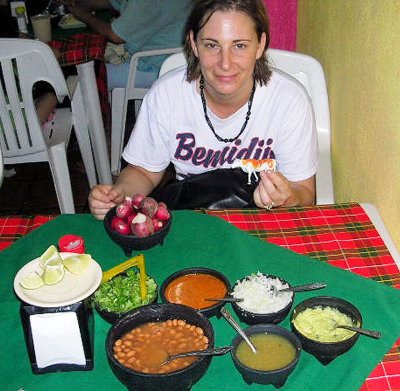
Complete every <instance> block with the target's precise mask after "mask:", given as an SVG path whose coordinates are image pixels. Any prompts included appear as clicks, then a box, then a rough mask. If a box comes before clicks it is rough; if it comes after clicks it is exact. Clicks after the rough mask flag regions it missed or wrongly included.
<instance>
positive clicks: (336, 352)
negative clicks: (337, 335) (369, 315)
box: [290, 296, 362, 365]
mask: <svg viewBox="0 0 400 391" xmlns="http://www.w3.org/2000/svg"><path fill="white" fill-rule="evenodd" d="M317 306H322V307H325V306H329V307H332V308H336V309H338V310H339V311H340V312H342V313H344V314H346V315H348V316H349V317H350V318H351V319H352V321H353V323H354V325H358V326H359V327H362V316H361V314H360V312H359V311H358V309H357V308H356V307H355V306H354V305H353V304H351V303H350V302H348V301H346V300H343V299H340V298H338V297H331V296H318V297H312V298H310V299H307V300H304V301H302V302H301V303H299V304H298V305H297V306H296V307H295V308H294V310H293V312H292V314H291V316H290V321H291V327H292V330H293V332H294V333H295V334H296V335H297V337H298V338H299V339H300V342H301V346H302V347H303V349H304V350H305V351H306V352H308V353H310V354H312V355H313V356H315V357H316V358H317V360H318V361H319V362H321V363H322V364H323V365H328V364H329V363H330V362H331V361H332V360H334V359H335V358H336V357H338V356H340V355H341V354H343V353H345V352H347V351H348V350H350V349H351V348H352V347H353V346H354V344H355V343H356V342H357V339H358V337H359V334H358V333H355V334H354V335H353V336H351V337H350V338H348V339H345V340H343V341H340V342H319V341H316V340H313V339H310V338H308V337H306V336H305V335H304V334H302V333H301V332H300V331H299V330H297V329H296V327H295V325H294V323H293V321H294V319H296V316H297V315H298V314H299V313H300V312H301V311H304V310H305V309H307V308H312V307H317Z"/></svg>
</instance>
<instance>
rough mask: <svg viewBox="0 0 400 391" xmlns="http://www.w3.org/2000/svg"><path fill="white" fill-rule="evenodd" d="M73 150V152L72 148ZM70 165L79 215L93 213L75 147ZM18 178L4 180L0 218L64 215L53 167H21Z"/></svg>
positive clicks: (1, 191)
mask: <svg viewBox="0 0 400 391" xmlns="http://www.w3.org/2000/svg"><path fill="white" fill-rule="evenodd" d="M71 147H72V148H71ZM71 147H70V148H69V149H68V162H69V166H70V175H71V182H72V191H73V195H74V202H75V209H76V213H89V208H88V204H87V197H88V195H89V190H90V189H89V184H88V181H87V177H86V174H85V173H82V170H81V169H80V167H82V165H81V164H80V163H81V156H80V153H79V151H77V150H76V148H74V145H73V143H72V145H71ZM13 167H14V168H15V170H16V175H14V176H12V177H10V178H4V180H3V184H2V186H1V188H0V215H3V216H4V215H35V214H60V209H59V207H58V202H57V196H56V192H55V189H54V184H53V180H52V176H51V173H50V168H49V164H48V163H47V162H43V163H34V164H18V165H15V166H13Z"/></svg>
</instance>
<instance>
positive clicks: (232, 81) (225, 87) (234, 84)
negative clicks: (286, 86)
mask: <svg viewBox="0 0 400 391" xmlns="http://www.w3.org/2000/svg"><path fill="white" fill-rule="evenodd" d="M190 38H191V45H192V49H193V52H194V54H195V55H196V56H197V57H198V59H199V62H200V69H201V72H202V74H203V76H204V79H205V81H206V85H207V92H208V94H210V95H214V96H217V95H219V96H225V97H232V98H234V97H236V96H238V97H240V96H241V94H243V95H247V96H248V93H249V91H250V90H251V88H252V86H253V70H254V66H255V62H256V60H257V59H258V58H260V57H261V55H262V54H263V49H264V46H265V39H266V38H265V34H263V35H262V37H261V40H260V42H259V41H258V37H257V32H256V29H255V25H254V22H253V20H252V19H251V18H250V17H249V16H248V15H246V14H245V13H243V12H238V11H232V12H221V11H217V12H215V13H214V14H213V15H212V16H211V18H210V19H209V20H208V22H207V23H206V24H205V25H204V27H203V28H202V29H201V30H200V31H199V33H198V35H197V39H196V41H194V40H193V34H191V35H190Z"/></svg>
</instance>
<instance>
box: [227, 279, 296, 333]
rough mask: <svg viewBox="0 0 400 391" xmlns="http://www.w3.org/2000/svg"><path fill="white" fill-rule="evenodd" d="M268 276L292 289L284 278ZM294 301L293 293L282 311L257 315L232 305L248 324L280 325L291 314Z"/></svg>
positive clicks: (237, 305)
mask: <svg viewBox="0 0 400 391" xmlns="http://www.w3.org/2000/svg"><path fill="white" fill-rule="evenodd" d="M266 276H267V277H270V278H277V279H279V280H280V281H281V282H282V284H288V285H289V287H290V284H289V283H288V282H287V281H285V280H284V279H283V278H280V277H277V276H273V275H269V274H268V275H266ZM245 278H246V277H244V278H242V279H241V280H239V281H238V282H237V283H236V284H235V285H234V286H233V288H232V292H233V291H234V289H235V286H236V285H237V284H238V283H239V282H241V281H243V280H244V279H245ZM293 301H294V294H293V293H292V298H291V300H290V302H289V303H288V304H287V305H286V306H285V307H283V308H282V309H280V310H278V311H276V312H269V313H256V312H251V311H248V310H245V309H244V308H242V307H241V306H240V303H232V308H233V310H234V311H235V313H236V315H237V316H238V318H239V319H240V320H241V321H242V322H244V323H246V324H250V325H251V324H260V323H272V324H278V323H280V322H282V321H283V320H284V319H285V318H286V316H287V315H288V314H289V311H290V309H291V308H292V305H293Z"/></svg>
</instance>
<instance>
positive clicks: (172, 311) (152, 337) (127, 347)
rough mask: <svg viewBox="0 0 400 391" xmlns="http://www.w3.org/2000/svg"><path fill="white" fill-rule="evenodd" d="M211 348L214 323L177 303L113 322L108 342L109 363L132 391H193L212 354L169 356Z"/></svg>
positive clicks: (148, 307)
mask: <svg viewBox="0 0 400 391" xmlns="http://www.w3.org/2000/svg"><path fill="white" fill-rule="evenodd" d="M213 347H214V331H213V328H212V325H211V323H210V321H209V320H208V319H207V318H206V317H205V316H203V315H202V314H200V313H198V312H197V311H195V310H194V309H192V308H189V307H187V306H184V305H179V304H150V305H146V306H143V307H140V308H139V309H138V310H136V311H132V312H130V313H128V314H127V315H126V316H124V317H123V318H121V319H120V320H118V321H117V322H116V323H114V325H113V326H112V327H111V329H110V330H109V332H108V334H107V338H106V352H107V358H108V362H109V365H110V367H111V369H112V371H113V373H114V375H115V376H116V377H117V378H118V379H119V381H120V382H121V383H123V384H124V385H125V387H127V388H128V389H129V390H141V391H150V390H170V391H183V390H190V388H191V387H192V386H193V384H195V383H196V382H198V381H199V380H200V379H201V377H202V376H203V375H204V374H205V372H206V371H207V369H208V367H209V365H210V362H211V359H212V356H189V357H181V358H175V359H173V360H166V358H167V357H170V356H173V355H175V354H180V353H184V352H189V351H194V350H203V349H210V348H213Z"/></svg>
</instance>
